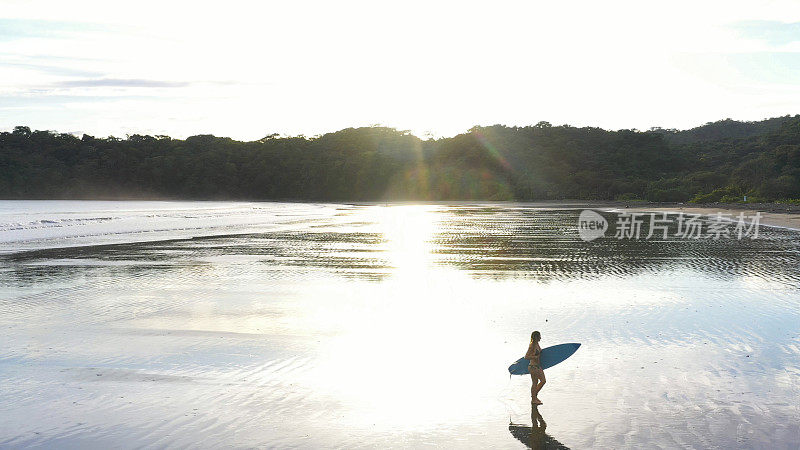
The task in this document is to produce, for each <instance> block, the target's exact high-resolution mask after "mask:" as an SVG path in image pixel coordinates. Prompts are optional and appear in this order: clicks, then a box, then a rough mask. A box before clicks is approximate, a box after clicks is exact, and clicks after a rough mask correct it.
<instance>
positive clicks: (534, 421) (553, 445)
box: [508, 405, 569, 450]
mask: <svg viewBox="0 0 800 450" xmlns="http://www.w3.org/2000/svg"><path fill="white" fill-rule="evenodd" d="M546 428H547V423H546V422H545V421H544V419H543V418H542V415H541V414H540V413H539V406H538V405H533V406H531V426H527V425H514V424H513V423H512V424H509V425H508V431H510V432H511V435H512V436H514V437H515V438H517V439H518V440H519V441H520V442H522V443H523V444H525V445H527V446H528V448H532V449H567V450H569V447H567V446H565V445H564V444H562V443H561V442H558V441H557V440H555V439H553V437H552V436H550V435H548V434H547V433H545V429H546Z"/></svg>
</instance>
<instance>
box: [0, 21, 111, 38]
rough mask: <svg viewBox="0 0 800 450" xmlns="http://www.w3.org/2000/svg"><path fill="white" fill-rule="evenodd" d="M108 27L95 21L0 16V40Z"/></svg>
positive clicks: (81, 31)
mask: <svg viewBox="0 0 800 450" xmlns="http://www.w3.org/2000/svg"><path fill="white" fill-rule="evenodd" d="M110 29H111V28H109V27H107V26H104V25H99V24H95V23H84V22H65V21H52V20H29V19H2V18H0V42H2V41H13V40H17V39H25V38H59V37H63V36H65V35H68V34H77V33H87V32H102V31H109V30H110Z"/></svg>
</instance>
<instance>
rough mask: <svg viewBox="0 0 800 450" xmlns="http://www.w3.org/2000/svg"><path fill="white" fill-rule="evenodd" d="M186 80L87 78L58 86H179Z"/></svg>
mask: <svg viewBox="0 0 800 450" xmlns="http://www.w3.org/2000/svg"><path fill="white" fill-rule="evenodd" d="M189 84H190V83H189V82H185V81H163V80H147V79H142V78H86V79H82V80H65V81H59V82H58V83H55V84H54V85H55V86H57V87H65V88H73V87H126V88H179V87H186V86H189Z"/></svg>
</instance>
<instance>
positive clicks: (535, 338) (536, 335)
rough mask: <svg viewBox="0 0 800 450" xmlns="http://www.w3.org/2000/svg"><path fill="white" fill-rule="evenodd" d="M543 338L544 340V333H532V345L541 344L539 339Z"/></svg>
mask: <svg viewBox="0 0 800 450" xmlns="http://www.w3.org/2000/svg"><path fill="white" fill-rule="evenodd" d="M541 338H542V333H539V332H538V331H534V332H533V333H531V344H533V343H534V342H539V339H541Z"/></svg>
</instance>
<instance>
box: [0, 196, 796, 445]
mask: <svg viewBox="0 0 800 450" xmlns="http://www.w3.org/2000/svg"><path fill="white" fill-rule="evenodd" d="M579 212H580V210H577V209H568V208H562V209H553V208H552V206H551V207H542V205H521V204H500V205H491V204H479V205H466V204H457V205H336V204H291V203H203V202H0V253H2V254H1V255H0V341H2V342H3V345H2V346H0V375H1V376H2V378H3V380H4V382H3V383H2V384H1V385H0V411H3V416H4V418H3V420H2V421H0V446H47V447H61V448H63V447H80V448H85V447H87V446H88V447H98V448H107V447H109V446H114V447H119V446H122V447H132V446H151V445H152V446H174V447H183V446H187V445H193V444H194V445H201V446H204V447H221V446H226V447H227V446H234V447H254V446H258V447H280V448H285V447H289V448H292V447H300V448H316V447H347V448H351V447H356V448H357V447H368V448H371V447H387V446H388V447H423V446H443V447H471V448H485V447H487V446H494V447H505V448H524V445H523V443H525V444H530V439H531V436H533V437H534V441H537V440H538V441H537V442H539V443H542V442H544V444H545V445H546V446H549V447H553V448H558V446H559V445H561V446H565V447H570V448H587V447H594V448H620V447H630V448H642V447H647V448H675V447H692V448H764V447H769V448H798V445H800V401H799V400H798V399H800V383H798V382H799V381H800V358H799V357H800V308H799V307H800V290H799V289H800V271H798V269H800V264H799V263H800V234H798V233H797V232H795V231H791V230H785V229H777V228H772V229H769V228H762V229H761V233H760V236H759V237H760V238H759V239H756V240H750V239H745V240H741V241H739V240H736V239H727V240H719V241H712V240H682V239H668V240H648V241H632V240H617V239H613V238H603V239H599V240H597V241H593V242H589V243H587V242H583V241H582V240H580V239H579V238H578V234H577V228H576V222H577V218H578V213H579ZM605 215H606V216H607V217H608V219H609V220H610V221H612V222H613V219H614V215H613V214H610V213H605ZM534 329H538V330H540V331H541V332H542V336H543V340H542V346H543V347H544V346H548V345H554V344H557V343H562V342H581V343H582V347H581V348H580V349H579V350H578V352H577V353H576V354H575V355H574V356H572V357H571V358H570V359H568V360H567V361H565V362H564V363H562V364H560V365H558V366H556V367H553V368H551V369H548V371H547V378H548V383H547V385H546V386H545V388H544V390H543V391H542V394H541V398H542V400H543V401H544V405H543V406H541V407H539V408H538V413H539V414H540V415H541V418H542V419H543V420H544V421H545V422H546V424H547V426H546V428H545V430H544V431H543V432H542V430H541V428H538V427H531V425H532V419H536V416H534V417H532V411H531V409H530V392H529V389H530V379H529V378H526V377H519V376H516V377H513V378H512V379H509V376H508V372H507V371H506V367H507V366H508V365H509V364H510V363H511V362H513V361H514V360H516V359H517V358H519V357H520V356H521V355H522V354H524V352H525V350H526V347H527V340H528V336H529V335H530V332H531V331H532V330H534ZM509 422H511V425H509ZM537 423H538V422H537ZM536 444H537V443H536V442H534V446H535V445H536Z"/></svg>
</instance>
